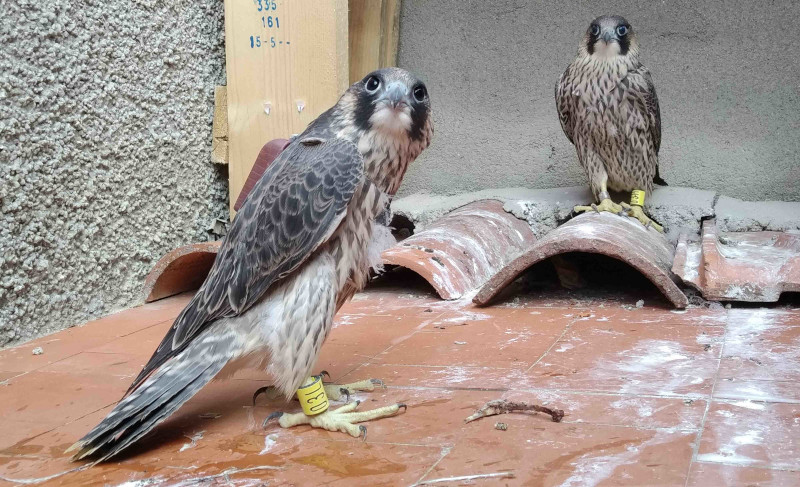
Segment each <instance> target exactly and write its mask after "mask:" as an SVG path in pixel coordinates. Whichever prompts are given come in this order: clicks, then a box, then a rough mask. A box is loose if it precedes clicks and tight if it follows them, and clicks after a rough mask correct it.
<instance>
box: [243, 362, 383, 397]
mask: <svg viewBox="0 0 800 487" xmlns="http://www.w3.org/2000/svg"><path fill="white" fill-rule="evenodd" d="M324 376H328V377H330V376H331V375H330V374H329V373H328V372H327V371H326V370H323V371H322V372H320V373H319V374H318V375H316V376H315V377H319V378H320V379H321V378H322V377H324ZM324 386H325V394H326V395H327V396H328V399H332V400H334V401H340V400H341V399H342V398H344V401H345V402H350V396H352V395H353V394H355V393H356V392H372V391H374V390H375V387H376V386H377V387H381V388H383V389H385V388H386V384H384V382H383V381H382V380H380V379H366V380H361V381H358V382H353V383H350V384H325V385H324ZM261 394H264V396H266V398H267V400H270V401H271V400H273V399H277V398H278V397H280V392H278V390H277V389H276V388H275V387H274V386H264V387H260V388H258V390H257V391H256V392H255V394H253V406H255V404H256V399H258V396H260V395H261ZM295 399H296V398H295Z"/></svg>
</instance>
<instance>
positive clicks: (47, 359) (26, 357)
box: [0, 328, 111, 374]
mask: <svg viewBox="0 0 800 487" xmlns="http://www.w3.org/2000/svg"><path fill="white" fill-rule="evenodd" d="M110 340H111V338H108V337H104V336H85V335H81V334H80V333H79V332H78V331H77V330H76V329H75V328H70V329H67V330H64V331H61V332H59V333H55V334H53V335H49V336H46V337H42V338H38V339H36V340H34V341H32V342H28V343H23V344H22V345H18V346H16V347H14V348H8V349H5V350H0V371H3V373H4V374H8V373H9V372H14V373H20V372H32V371H34V370H38V369H41V368H43V367H47V366H48V365H51V364H53V363H56V362H58V361H60V360H64V359H65V358H67V357H71V356H73V355H77V354H79V353H81V352H83V351H84V350H86V348H89V347H95V346H99V345H102V344H104V343H106V342H108V341H110ZM36 347H41V348H42V353H41V354H40V355H34V354H33V349H34V348H36Z"/></svg>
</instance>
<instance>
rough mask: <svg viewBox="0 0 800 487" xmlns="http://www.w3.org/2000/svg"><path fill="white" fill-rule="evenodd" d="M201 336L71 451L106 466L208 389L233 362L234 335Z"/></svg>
mask: <svg viewBox="0 0 800 487" xmlns="http://www.w3.org/2000/svg"><path fill="white" fill-rule="evenodd" d="M205 335H206V336H200V337H198V339H196V340H195V341H194V343H192V344H191V345H190V346H189V347H187V348H186V349H185V350H184V351H183V352H181V353H180V354H178V355H177V356H176V357H174V358H173V359H171V360H169V361H168V362H167V363H165V364H163V365H162V366H161V367H160V368H159V369H158V370H156V371H155V372H154V373H153V374H152V375H151V376H150V377H148V378H147V380H146V381H145V382H144V383H142V385H141V386H139V387H138V388H136V389H134V390H133V391H132V392H131V393H130V394H129V395H128V396H126V397H124V398H123V399H122V400H121V401H120V402H119V404H117V406H116V407H115V408H114V409H113V410H112V411H111V412H110V413H109V414H108V416H106V418H105V419H104V420H103V421H102V422H100V424H98V425H97V426H95V427H94V428H93V429H92V430H91V431H90V432H89V433H87V434H86V436H84V437H83V438H81V439H80V440H79V441H77V442H76V443H75V444H74V445H72V446H71V447H70V448H69V449H68V450H67V452H70V451H74V452H75V453H74V455H73V457H72V458H73V460H80V459H82V458H87V457H92V458H94V459H95V460H96V461H97V462H101V461H104V460H107V459H109V458H111V457H112V456H114V455H116V454H118V453H119V452H121V451H122V450H124V449H125V448H127V447H129V446H130V445H132V444H133V443H134V442H136V441H137V440H139V439H140V438H141V437H142V436H144V435H145V434H147V433H148V432H149V431H151V430H152V429H153V428H154V427H155V426H156V425H157V424H159V423H160V422H162V421H163V420H165V419H166V418H167V417H169V416H170V415H171V414H172V413H174V412H175V411H176V410H177V409H178V408H179V407H181V406H182V405H183V403H185V402H186V401H188V400H189V399H190V398H191V397H192V396H194V395H195V394H196V393H197V391H199V390H200V389H202V388H203V386H205V385H206V384H207V383H208V382H210V381H211V379H213V378H214V376H216V375H217V373H219V371H220V370H222V368H223V367H224V366H225V364H226V363H227V362H228V360H230V358H231V357H232V353H231V348H232V344H233V342H234V341H235V340H233V339H232V337H230V336H229V335H228V334H225V333H223V334H221V335H213V334H210V333H206V334H205Z"/></svg>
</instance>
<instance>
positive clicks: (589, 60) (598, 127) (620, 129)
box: [556, 15, 666, 231]
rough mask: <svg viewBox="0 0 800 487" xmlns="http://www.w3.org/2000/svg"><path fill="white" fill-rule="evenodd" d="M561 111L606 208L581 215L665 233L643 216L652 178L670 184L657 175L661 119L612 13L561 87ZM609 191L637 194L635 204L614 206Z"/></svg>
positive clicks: (634, 50) (595, 27)
mask: <svg viewBox="0 0 800 487" xmlns="http://www.w3.org/2000/svg"><path fill="white" fill-rule="evenodd" d="M556 107H557V108H558V115H559V118H560V119H561V128H563V129H564V133H565V134H566V135H567V138H569V140H570V142H572V143H573V145H575V149H576V150H577V152H578V161H580V163H581V165H582V166H583V168H584V169H585V170H586V174H587V176H588V177H589V183H590V185H591V187H592V192H593V193H594V195H595V197H596V198H597V201H599V202H600V204H594V203H593V204H592V205H591V206H576V207H575V211H588V210H595V211H610V212H613V213H618V214H620V215H624V214H628V215H629V216H632V217H635V218H637V219H638V220H639V221H641V222H642V223H644V224H645V225H652V226H654V227H655V228H656V229H658V230H659V231H663V229H662V228H661V226H660V225H658V224H657V223H655V222H653V221H652V220H651V219H650V218H649V217H648V216H647V215H645V214H644V212H643V211H642V206H643V205H644V196H645V195H644V193H645V192H647V193H650V192H652V190H653V181H654V179H655V182H657V183H658V184H663V185H666V183H665V182H664V181H663V180H662V179H661V178H660V177H659V175H658V149H659V147H660V145H661V114H660V112H659V108H658V98H657V97H656V89H655V86H654V85H653V80H652V78H651V77H650V72H649V71H648V70H647V68H645V67H644V65H642V63H641V62H639V44H638V43H637V41H636V35H635V34H634V32H633V29H632V28H631V25H630V24H629V23H628V21H627V20H625V19H624V18H622V17H619V16H608V15H606V16H602V17H598V18H596V19H595V20H594V21H592V23H591V24H590V25H589V29H588V30H587V31H586V35H584V36H583V40H582V41H581V44H580V46H579V47H578V56H577V57H576V58H575V60H574V61H573V62H572V64H570V65H569V67H568V68H567V70H566V71H564V74H562V75H561V78H560V79H559V80H558V83H557V84H556ZM608 189H612V190H615V191H632V194H631V204H630V205H628V204H626V203H624V202H623V203H621V204H616V203H614V202H612V201H611V198H610V196H609V194H608Z"/></svg>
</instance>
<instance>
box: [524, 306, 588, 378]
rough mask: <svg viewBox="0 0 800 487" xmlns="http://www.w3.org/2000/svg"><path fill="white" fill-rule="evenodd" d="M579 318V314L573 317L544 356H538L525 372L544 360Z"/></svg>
mask: <svg viewBox="0 0 800 487" xmlns="http://www.w3.org/2000/svg"><path fill="white" fill-rule="evenodd" d="M578 319H580V317H579V316H578V317H573V318H572V319H571V320H570V321H569V323H567V326H565V327H564V331H562V332H561V335H559V336H558V338H556V339H555V341H553V343H552V344H551V345H550V347H549V348H548V349H547V350H545V352H544V353H543V354H542V356H541V357H539V358H538V359H537V360H536V361H535V362H534V363H533V364H531V366H530V367H528V368H527V369H525V372H524V373H525V374H527V373H528V372H530V371H531V369H533V368H534V367H536V365H537V364H538V363H539V362H541V361H542V360H544V358H545V357H546V356H547V354H549V353H550V350H552V349H553V347H555V346H556V344H557V343H558V342H560V341H561V339H562V338H564V335H566V334H567V332H568V331H569V330H570V329H571V328H572V325H573V324H575V322H576V321H577V320H578Z"/></svg>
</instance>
